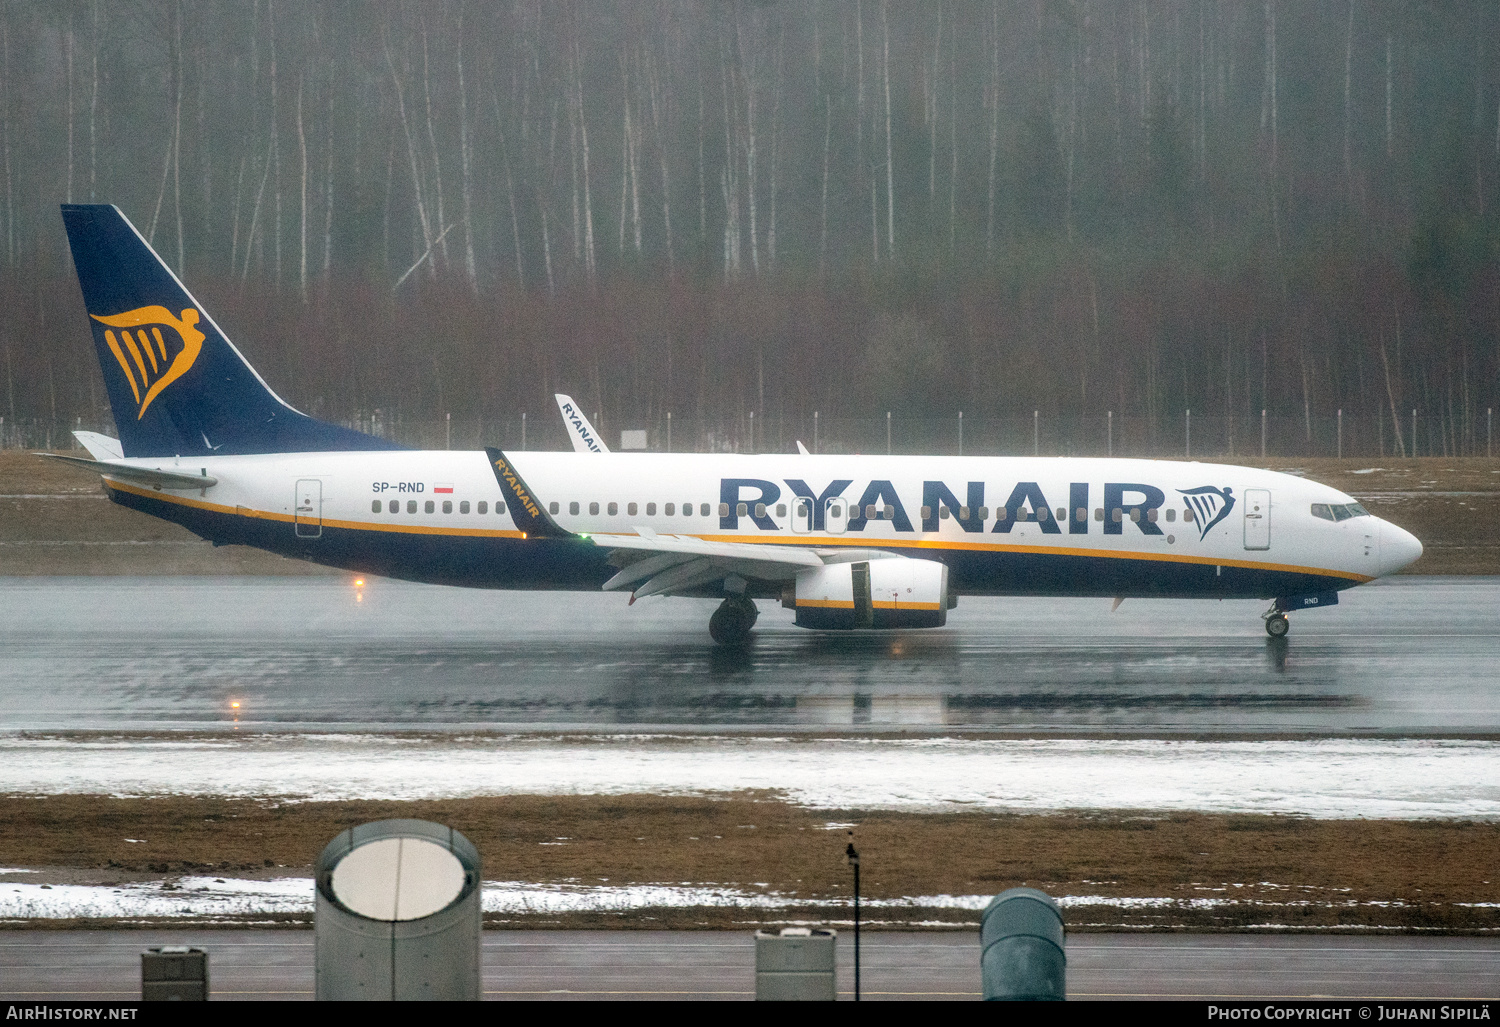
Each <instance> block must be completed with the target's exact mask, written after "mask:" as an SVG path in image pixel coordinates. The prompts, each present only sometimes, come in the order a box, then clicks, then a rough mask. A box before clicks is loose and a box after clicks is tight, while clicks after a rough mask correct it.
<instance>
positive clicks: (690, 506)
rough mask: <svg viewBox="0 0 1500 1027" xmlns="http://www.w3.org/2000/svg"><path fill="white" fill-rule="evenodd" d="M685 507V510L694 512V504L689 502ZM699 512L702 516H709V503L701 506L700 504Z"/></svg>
mask: <svg viewBox="0 0 1500 1027" xmlns="http://www.w3.org/2000/svg"><path fill="white" fill-rule="evenodd" d="M683 509H684V510H685V511H687V512H688V513H692V512H693V504H692V503H689V504H687V506H685V507H683ZM698 513H699V515H700V516H702V517H707V516H708V504H707V503H704V504H702V505H701V506H699V507H698Z"/></svg>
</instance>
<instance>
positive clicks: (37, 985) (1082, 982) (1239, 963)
mask: <svg viewBox="0 0 1500 1027" xmlns="http://www.w3.org/2000/svg"><path fill="white" fill-rule="evenodd" d="M162 944H179V945H180V944H193V945H198V946H200V947H202V948H205V949H207V950H208V952H209V960H210V970H209V973H210V977H211V979H212V981H213V992H214V997H216V998H220V999H240V1000H245V999H282V1000H285V999H311V998H312V992H313V965H312V964H313V935H312V932H311V931H284V930H280V931H201V930H200V931H193V930H178V931H171V932H166V931H154V930H153V931H24V932H23V931H8V932H6V933H4V934H3V935H0V982H3V983H0V996H3V997H5V998H11V999H30V1000H37V999H47V1000H51V1001H66V1000H69V999H78V1000H85V1001H87V1000H90V999H92V1000H95V1001H130V1000H133V999H137V998H139V997H140V952H141V951H142V950H143V949H144V948H146V947H147V946H149V945H162ZM853 949H854V946H853V944H852V941H851V936H850V935H849V934H847V933H845V934H843V935H842V936H841V937H840V938H839V943H838V957H839V958H838V962H839V976H838V984H839V991H840V996H839V997H840V998H843V999H849V998H852V997H853V996H852V994H851V990H852V985H853V978H854V973H853V955H854V953H853ZM1067 949H1068V997H1069V998H1070V999H1074V1000H1078V999H1085V1000H1086V999H1152V998H1171V999H1208V998H1220V999H1241V1000H1246V999H1258V1000H1270V999H1296V998H1313V997H1317V998H1340V997H1350V998H1360V997H1362V998H1369V999H1376V998H1386V999H1393V998H1409V999H1415V998H1485V997H1493V996H1495V995H1496V994H1497V993H1500V946H1497V945H1496V944H1495V942H1494V940H1493V939H1491V938H1421V937H1391V938H1370V937H1339V936H1326V937H1296V938H1288V937H1274V936H1266V935H1262V936H1258V937H1257V936H1232V935H1184V934H1164V935H1110V934H1078V935H1073V936H1071V937H1069V938H1068V940H1067ZM861 950H862V951H861V953H860V964H861V986H862V987H861V990H862V992H863V994H862V997H863V998H867V999H968V1000H974V999H977V998H979V946H978V939H977V938H976V937H975V934H974V932H970V931H963V932H957V931H954V932H942V933H936V932H930V933H922V934H917V933H907V932H894V931H892V932H866V933H865V934H864V937H863V938H862V939H861ZM482 958H483V987H484V997H485V998H486V999H657V1000H660V999H749V998H753V997H754V994H755V973H754V967H755V951H754V946H753V944H752V940H751V935H750V933H749V932H748V931H746V932H744V933H740V934H726V933H720V932H713V931H487V932H485V936H484V948H483V957H482ZM1351 1014H1353V1010H1351ZM1349 1018H1350V1019H1353V1018H1354V1015H1351V1016H1350V1017H1349Z"/></svg>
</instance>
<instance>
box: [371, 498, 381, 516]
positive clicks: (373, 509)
mask: <svg viewBox="0 0 1500 1027" xmlns="http://www.w3.org/2000/svg"><path fill="white" fill-rule="evenodd" d="M370 512H371V513H379V512H380V500H378V499H377V500H375V502H373V503H371V504H370Z"/></svg>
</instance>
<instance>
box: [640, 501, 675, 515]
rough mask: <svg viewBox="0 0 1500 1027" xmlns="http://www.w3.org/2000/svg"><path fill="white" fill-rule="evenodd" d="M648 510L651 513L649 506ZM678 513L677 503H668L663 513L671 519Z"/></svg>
mask: <svg viewBox="0 0 1500 1027" xmlns="http://www.w3.org/2000/svg"><path fill="white" fill-rule="evenodd" d="M646 509H647V510H648V511H649V510H650V509H651V508H650V507H649V506H648V507H646ZM676 512H677V504H676V503H668V504H666V505H665V506H663V507H662V513H664V514H666V515H667V516H668V517H671V516H672V515H673V514H675V513H676Z"/></svg>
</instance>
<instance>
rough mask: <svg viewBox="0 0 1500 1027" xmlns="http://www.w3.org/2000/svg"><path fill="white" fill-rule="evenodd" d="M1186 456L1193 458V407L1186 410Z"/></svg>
mask: <svg viewBox="0 0 1500 1027" xmlns="http://www.w3.org/2000/svg"><path fill="white" fill-rule="evenodd" d="M1187 458H1188V459H1189V460H1191V459H1192V458H1193V408H1192V407H1188V410H1187Z"/></svg>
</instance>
